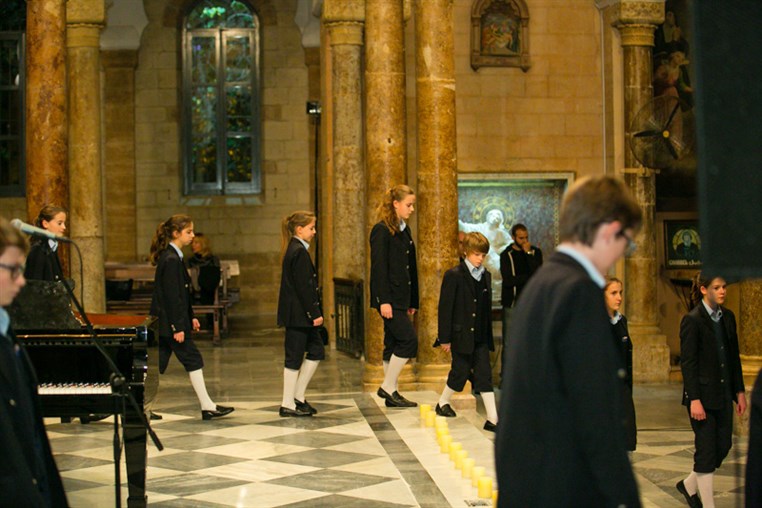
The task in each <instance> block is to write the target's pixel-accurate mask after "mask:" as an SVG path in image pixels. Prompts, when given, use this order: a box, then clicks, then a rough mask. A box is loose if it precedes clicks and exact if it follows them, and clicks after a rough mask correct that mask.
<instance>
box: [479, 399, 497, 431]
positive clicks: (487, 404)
mask: <svg viewBox="0 0 762 508" xmlns="http://www.w3.org/2000/svg"><path fill="white" fill-rule="evenodd" d="M481 395H482V402H484V409H485V410H486V411H487V420H488V421H490V422H492V423H494V424H495V425H497V406H496V405H495V392H482V394H481Z"/></svg>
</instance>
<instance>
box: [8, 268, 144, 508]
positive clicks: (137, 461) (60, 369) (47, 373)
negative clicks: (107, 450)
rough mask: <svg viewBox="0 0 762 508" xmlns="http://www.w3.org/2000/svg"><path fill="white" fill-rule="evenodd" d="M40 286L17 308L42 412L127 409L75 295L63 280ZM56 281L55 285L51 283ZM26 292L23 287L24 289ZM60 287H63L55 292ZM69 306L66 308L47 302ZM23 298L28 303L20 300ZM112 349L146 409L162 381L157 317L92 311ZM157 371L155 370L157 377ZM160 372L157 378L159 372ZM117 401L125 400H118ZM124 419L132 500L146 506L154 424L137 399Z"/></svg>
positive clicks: (57, 414) (77, 413) (107, 346)
mask: <svg viewBox="0 0 762 508" xmlns="http://www.w3.org/2000/svg"><path fill="white" fill-rule="evenodd" d="M29 282H30V283H32V284H31V285H32V286H38V287H36V288H33V289H32V290H30V291H28V292H27V295H19V296H20V297H22V298H17V301H16V302H14V306H13V307H12V308H10V309H9V311H10V313H11V320H12V322H13V323H14V328H15V331H16V336H17V337H18V338H19V340H20V342H22V343H23V344H24V346H25V347H26V350H27V353H28V354H29V357H30V358H31V360H32V364H33V365H34V368H35V371H36V372H37V378H38V381H39V386H38V390H39V393H40V401H41V403H42V412H43V415H44V416H46V417H85V418H87V417H88V416H89V415H93V414H114V413H115V412H119V413H121V411H122V410H121V398H119V397H114V396H112V395H111V387H110V385H109V378H110V375H111V371H110V369H109V367H108V363H107V362H106V360H105V358H103V356H101V354H100V353H99V352H98V350H97V349H96V348H95V346H94V344H93V341H92V338H91V337H90V334H89V333H88V332H87V329H86V328H85V327H84V326H82V325H81V323H80V321H78V320H77V319H76V317H75V316H74V314H73V313H72V312H71V310H70V307H69V306H68V301H67V299H68V296H66V297H64V296H61V294H60V293H61V288H60V287H52V286H48V284H49V283H44V286H43V285H42V284H34V283H37V282H41V281H29ZM51 288H52V289H51ZM22 293H23V291H22ZM52 293H56V295H55V296H53V294H52ZM40 297H43V298H44V305H43V307H44V306H49V305H51V302H55V303H53V305H54V306H59V305H63V306H64V307H62V308H54V309H51V308H48V309H41V308H40V305H39V302H40V300H39V298H40ZM19 300H21V302H19ZM88 317H89V318H90V321H91V322H92V323H93V325H94V327H95V330H96V332H97V335H98V338H100V339H101V344H102V345H103V346H104V348H105V350H106V352H107V353H108V354H109V356H110V357H111V359H112V360H113V361H114V363H115V364H116V365H117V367H118V368H119V370H120V371H121V373H122V374H123V375H124V377H125V380H126V383H127V385H128V386H129V389H130V390H131V391H132V394H133V395H134V396H135V399H136V401H137V403H138V406H139V407H140V408H141V410H142V411H145V410H146V409H145V406H146V404H148V403H150V401H151V400H152V399H153V397H154V395H155V393H156V390H157V389H158V384H157V383H155V382H154V383H148V384H146V380H147V379H148V350H147V348H148V345H149V343H151V342H152V341H153V340H154V332H153V330H152V328H151V325H152V324H153V322H154V321H155V320H154V318H151V317H146V316H125V315H108V314H88ZM152 378H153V376H152ZM153 379H155V378H153ZM115 400H119V403H118V405H117V404H115ZM125 409H126V411H125V413H124V418H123V422H124V425H123V431H124V434H123V437H124V452H125V455H124V456H125V461H126V465H127V482H128V489H129V497H128V499H127V505H128V506H129V507H145V506H146V504H147V498H146V493H145V485H146V459H147V454H146V445H147V441H146V430H145V428H144V427H143V425H142V423H141V421H140V418H139V416H138V414H137V413H136V412H135V410H134V408H133V407H132V405H131V404H130V403H129V401H127V400H125Z"/></svg>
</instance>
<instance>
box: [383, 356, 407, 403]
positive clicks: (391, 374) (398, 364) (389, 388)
mask: <svg viewBox="0 0 762 508" xmlns="http://www.w3.org/2000/svg"><path fill="white" fill-rule="evenodd" d="M407 360H408V359H407V358H400V357H399V356H396V355H392V357H391V358H390V359H389V366H388V367H387V368H386V374H385V375H384V383H383V384H382V385H381V388H383V389H384V391H386V393H388V394H390V395H391V394H392V393H394V392H395V391H397V378H398V377H400V374H401V373H402V369H403V367H405V364H406V363H407Z"/></svg>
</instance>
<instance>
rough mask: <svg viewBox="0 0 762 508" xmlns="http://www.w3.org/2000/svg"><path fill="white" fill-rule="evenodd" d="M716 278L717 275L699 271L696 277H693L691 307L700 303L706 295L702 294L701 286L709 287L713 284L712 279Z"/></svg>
mask: <svg viewBox="0 0 762 508" xmlns="http://www.w3.org/2000/svg"><path fill="white" fill-rule="evenodd" d="M716 278H717V276H715V275H711V276H709V275H706V274H705V273H704V272H699V273H697V274H696V276H695V277H693V283H692V284H691V309H692V308H693V307H695V306H696V305H698V304H699V302H700V301H701V300H702V299H703V298H704V295H702V294H701V288H702V287H705V288H708V287H709V286H710V285H711V284H712V281H713V280H714V279H716Z"/></svg>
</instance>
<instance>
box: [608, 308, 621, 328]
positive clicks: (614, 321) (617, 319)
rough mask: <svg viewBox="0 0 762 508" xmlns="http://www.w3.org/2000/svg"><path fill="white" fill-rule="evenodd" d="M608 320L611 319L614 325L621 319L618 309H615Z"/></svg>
mask: <svg viewBox="0 0 762 508" xmlns="http://www.w3.org/2000/svg"><path fill="white" fill-rule="evenodd" d="M609 320H610V321H611V324H612V325H615V324H617V323H618V322H620V321H621V320H622V315H621V314H620V313H619V311H618V310H615V311H614V315H613V316H612V317H610V318H609Z"/></svg>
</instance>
